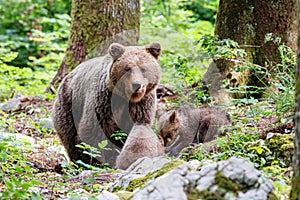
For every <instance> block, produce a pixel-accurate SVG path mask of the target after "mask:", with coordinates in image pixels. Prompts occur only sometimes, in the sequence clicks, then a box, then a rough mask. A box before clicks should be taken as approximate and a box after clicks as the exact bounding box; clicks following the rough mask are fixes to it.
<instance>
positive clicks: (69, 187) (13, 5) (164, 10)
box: [0, 0, 296, 199]
mask: <svg viewBox="0 0 300 200" xmlns="http://www.w3.org/2000/svg"><path fill="white" fill-rule="evenodd" d="M70 5H71V1H62V0H58V1H43V0H27V1H21V0H16V1H4V0H0V19H1V20H0V54H1V57H0V103H5V102H6V101H7V100H9V99H10V98H12V97H14V96H16V95H17V94H18V93H21V94H22V95H24V96H29V97H31V96H39V100H37V101H31V100H30V101H27V100H26V101H25V100H24V102H22V105H21V108H20V109H17V110H16V111H15V112H2V111H0V199H42V198H50V199H55V198H59V197H60V196H62V195H69V197H73V198H78V199H79V198H80V197H84V196H85V197H86V196H89V197H90V198H91V199H92V198H93V197H95V196H96V195H97V194H99V192H100V191H101V190H103V189H107V188H109V187H110V185H109V183H108V182H109V181H107V182H104V183H103V182H100V181H99V180H96V179H94V178H84V180H83V181H82V182H83V183H82V182H80V183H79V182H76V181H75V182H68V181H67V180H69V179H70V178H72V177H74V176H75V175H78V174H79V173H81V172H82V171H83V170H84V168H82V167H80V166H82V165H84V164H83V163H70V162H68V160H67V159H65V158H62V159H61V158H59V156H57V155H56V154H55V155H52V154H50V156H46V157H48V158H49V159H50V161H51V162H52V163H55V162H57V163H55V164H56V166H51V165H49V163H47V162H46V164H44V165H42V166H39V165H41V163H40V162H37V160H39V157H38V158H37V159H36V158H35V159H33V158H32V157H30V156H29V155H31V154H33V152H36V150H38V152H44V151H45V152H48V149H47V148H48V147H51V146H58V144H59V141H58V139H57V137H56V136H55V135H54V134H53V130H52V129H47V128H43V127H42V125H41V124H40V119H41V118H49V117H50V115H51V114H50V113H51V112H50V110H51V100H52V99H53V97H54V95H51V94H47V93H44V91H45V89H46V88H47V86H48V85H49V83H50V81H51V79H52V78H53V76H54V75H55V73H56V72H57V70H58V67H59V66H60V64H61V62H62V59H63V56H64V52H65V49H66V46H67V39H68V36H69V28H70V16H69V14H70ZM217 5H218V1H217V0H213V1H208V0H201V1H196V0H192V1H187V0H182V1H175V0H165V1H159V0H155V1H150V0H143V1H142V2H141V11H142V15H141V35H140V43H141V44H147V43H150V42H153V41H159V42H160V43H161V44H162V46H163V49H164V51H163V54H162V56H161V58H160V62H161V65H162V69H163V77H162V82H161V83H162V84H165V85H170V86H171V87H172V89H173V90H174V91H175V92H177V93H178V94H179V96H180V98H179V99H177V100H176V101H175V102H173V101H172V102H170V103H173V104H170V105H173V106H174V104H175V105H182V104H183V103H186V102H189V103H192V104H194V105H202V104H203V102H205V103H207V104H211V105H213V103H214V99H213V98H212V97H211V96H209V94H208V93H207V92H206V91H205V89H204V86H203V84H202V83H201V82H200V81H201V80H202V78H203V75H204V73H205V72H206V70H207V68H208V66H209V63H210V62H211V61H212V59H216V60H217V59H227V60H231V61H232V60H234V61H235V62H237V63H239V64H238V65H236V66H235V67H234V68H233V69H232V71H233V72H235V73H242V72H245V71H247V70H249V69H251V70H254V71H255V72H256V73H265V76H266V80H268V84H266V85H269V86H270V87H269V88H265V87H264V88H254V90H256V89H257V90H264V91H265V95H264V99H254V98H252V97H251V94H252V92H253V88H251V89H249V88H247V86H243V85H240V86H237V87H232V86H231V85H230V84H229V83H228V82H225V85H226V84H227V85H226V86H227V87H226V90H227V91H228V92H230V93H232V94H234V93H237V92H240V93H244V95H243V97H242V98H232V99H231V102H230V104H229V105H228V108H227V111H228V112H229V113H230V116H231V120H232V123H233V125H232V126H231V127H225V129H224V130H226V132H227V133H228V135H227V136H225V137H220V138H217V140H215V141H214V142H212V143H206V144H199V145H196V147H193V148H189V149H187V150H185V151H184V152H182V159H185V160H190V159H198V160H214V161H218V160H224V159H227V158H229V157H231V156H238V157H244V158H247V159H249V160H250V161H251V162H252V163H253V165H254V166H255V167H256V168H257V169H259V170H260V171H261V172H262V173H263V175H264V176H266V177H269V178H270V179H271V180H273V182H274V186H275V190H274V192H275V194H276V195H277V196H280V197H281V199H287V197H288V193H289V189H290V181H291V167H290V162H291V157H292V153H293V141H292V138H293V135H292V133H293V130H292V128H291V126H290V124H291V120H292V116H293V109H294V108H293V107H294V87H295V76H294V74H295V73H294V72H295V71H294V69H295V63H296V57H295V55H294V53H293V52H292V51H291V49H290V48H289V47H288V46H286V45H285V44H282V43H280V39H279V38H273V36H272V35H271V34H270V35H267V36H266V42H268V41H271V42H275V43H277V44H280V45H279V49H278V51H279V52H280V55H281V63H279V64H276V65H274V64H272V63H269V65H270V66H271V67H270V68H271V69H273V71H271V72H266V71H265V70H264V68H263V66H257V65H253V63H249V62H247V61H246V60H245V57H246V52H245V51H244V50H243V49H242V48H241V47H240V46H239V45H238V44H237V43H236V42H235V41H232V40H229V39H226V40H219V39H218V37H217V36H212V34H213V23H214V21H215V14H216V11H217ZM194 83H197V84H196V86H195V87H194V86H193V87H191V86H192V85H193V84H194ZM170 101H171V100H170ZM26 102H30V104H26ZM48 104H50V105H48ZM2 132H10V133H21V134H24V135H28V136H33V137H34V138H36V139H37V140H38V141H39V144H41V146H42V147H41V149H37V148H36V147H33V145H32V144H30V143H29V142H25V141H19V140H14V139H13V138H6V139H2V138H1V133H2ZM114 137H117V138H119V139H122V138H123V137H124V133H122V132H117V133H116V134H115V135H114ZM81 146H82V147H83V148H86V147H87V148H90V147H88V146H86V145H81ZM105 146H106V145H105V142H103V143H101V144H100V148H105ZM45 152H44V153H45ZM87 153H88V154H90V155H92V156H100V155H99V154H98V152H87ZM45 154H46V153H45ZM47 155H48V154H47ZM60 155H61V154H60ZM58 158H59V159H58ZM45 160H46V159H45ZM42 161H44V160H43V159H42ZM51 162H50V163H51ZM175 164H178V163H177V162H175ZM47 165H48V166H47ZM84 166H85V167H86V168H91V169H93V170H96V171H98V172H99V171H101V172H103V171H105V172H111V171H112V170H110V169H108V168H103V169H99V168H92V167H91V166H89V165H84ZM165 169H166V168H163V169H162V171H158V172H155V173H152V174H150V175H148V176H147V177H144V178H145V179H139V180H135V181H134V182H132V183H130V189H129V190H130V191H132V190H134V189H135V188H137V187H140V186H142V185H143V183H144V182H145V181H146V180H148V179H151V178H153V177H158V176H160V175H162V174H163V173H165V172H166V171H168V170H170V169H169V168H168V170H165ZM164 170H165V171H164ZM56 172H58V173H59V175H58V174H57V173H56ZM65 181H66V182H65ZM220 181H224V180H223V177H220ZM226 187H227V186H226ZM228 187H230V188H229V189H230V190H232V191H233V192H235V191H236V186H234V185H232V186H231V185H228ZM78 188H83V189H85V191H86V193H84V192H83V193H82V194H81V192H80V191H77V190H75V189H78ZM43 189H47V191H48V192H45V191H43ZM226 189H228V188H226ZM43 192H44V193H43ZM195 193H196V192H195ZM194 195H195V196H198V195H199V194H194ZM202 195H203V196H204V197H209V194H202ZM272 195H273V194H272ZM191 196H193V194H191Z"/></svg>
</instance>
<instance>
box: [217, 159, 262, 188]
mask: <svg viewBox="0 0 300 200" xmlns="http://www.w3.org/2000/svg"><path fill="white" fill-rule="evenodd" d="M218 170H220V171H221V172H222V174H223V175H224V176H226V177H228V178H230V179H231V180H233V181H236V182H237V183H239V184H245V186H249V187H250V186H253V185H254V184H255V183H256V182H257V181H258V178H259V172H258V171H257V170H256V169H255V168H254V167H253V166H252V165H251V163H250V162H248V161H247V160H245V159H241V158H236V157H231V158H229V159H228V160H226V161H220V163H219V167H218Z"/></svg>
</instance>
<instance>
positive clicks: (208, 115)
mask: <svg viewBox="0 0 300 200" xmlns="http://www.w3.org/2000/svg"><path fill="white" fill-rule="evenodd" d="M156 117H157V129H158V133H159V135H160V137H161V138H162V140H163V145H164V146H166V153H167V154H169V155H170V156H177V155H178V154H179V152H180V151H181V150H182V149H183V148H185V147H187V146H189V145H190V144H191V143H204V142H209V141H211V140H213V139H215V136H217V135H222V133H223V132H222V131H221V130H220V128H221V127H222V126H228V125H231V122H230V118H229V116H228V115H227V114H226V112H224V111H223V110H221V109H219V108H215V107H200V108H196V109H193V108H191V107H188V106H182V107H179V108H176V109H175V110H171V111H168V112H165V111H162V110H159V111H157V116H156Z"/></svg>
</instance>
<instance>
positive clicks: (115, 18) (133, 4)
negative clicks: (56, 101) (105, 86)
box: [51, 0, 140, 89]
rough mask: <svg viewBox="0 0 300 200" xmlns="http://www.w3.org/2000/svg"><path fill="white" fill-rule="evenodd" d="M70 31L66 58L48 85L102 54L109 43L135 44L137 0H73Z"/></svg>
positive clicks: (53, 83) (137, 13)
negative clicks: (89, 59)
mask: <svg viewBox="0 0 300 200" xmlns="http://www.w3.org/2000/svg"><path fill="white" fill-rule="evenodd" d="M71 19H72V21H71V30H70V36H69V41H68V47H67V50H66V54H65V58H64V59H63V62H62V64H61V66H60V68H59V70H58V73H57V74H56V75H55V77H54V78H53V80H52V82H51V88H52V89H53V88H54V89H55V88H57V87H58V84H59V83H60V81H61V80H62V79H63V78H64V77H65V76H66V75H67V74H68V73H69V72H70V71H72V70H73V69H74V68H75V67H76V66H77V65H79V64H80V63H81V62H83V61H85V60H86V59H87V58H91V57H95V56H99V55H103V54H105V53H106V50H107V48H108V46H109V45H110V44H111V43H112V42H119V43H122V44H123V45H136V44H137V43H138V38H139V26H140V2H139V0H104V1H97V0H73V1H72V10H71Z"/></svg>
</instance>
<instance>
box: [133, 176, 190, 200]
mask: <svg viewBox="0 0 300 200" xmlns="http://www.w3.org/2000/svg"><path fill="white" fill-rule="evenodd" d="M185 184H186V181H185V179H184V178H183V177H182V176H181V175H179V174H178V173H176V172H175V171H174V172H173V173H171V174H165V175H163V176H161V177H159V178H157V179H156V180H154V181H152V182H150V183H149V184H148V185H147V186H146V187H144V188H143V189H141V190H139V191H137V192H136V193H135V194H134V195H133V197H132V200H141V199H143V200H147V199H148V200H152V199H153V200H154V199H155V200H164V199H168V200H186V199H187V196H186V194H185V191H184V185H185Z"/></svg>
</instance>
